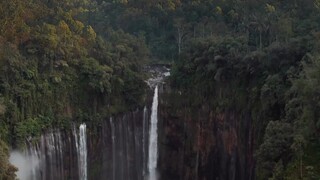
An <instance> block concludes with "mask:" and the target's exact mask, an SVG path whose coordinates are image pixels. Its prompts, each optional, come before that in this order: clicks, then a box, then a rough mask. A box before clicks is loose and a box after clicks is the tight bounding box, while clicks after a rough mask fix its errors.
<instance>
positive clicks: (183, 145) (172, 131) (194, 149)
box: [159, 93, 254, 180]
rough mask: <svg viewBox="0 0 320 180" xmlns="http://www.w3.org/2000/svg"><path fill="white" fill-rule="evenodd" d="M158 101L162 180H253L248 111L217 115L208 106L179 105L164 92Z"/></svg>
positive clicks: (228, 111) (251, 142) (225, 112)
mask: <svg viewBox="0 0 320 180" xmlns="http://www.w3.org/2000/svg"><path fill="white" fill-rule="evenodd" d="M177 96H178V95H177ZM160 98H161V100H160V102H159V123H160V127H159V129H160V132H159V137H160V140H159V141H160V145H159V146H160V147H159V148H160V150H159V151H160V157H159V169H160V172H161V175H162V177H161V179H166V180H176V179H183V180H209V179H210V180H211V179H213V180H216V179H220V180H250V179H254V178H253V169H254V168H253V166H254V161H253V136H252V133H253V127H252V124H251V116H250V113H249V112H237V111H235V110H226V111H223V112H220V113H216V112H215V111H214V108H212V107H209V106H207V105H203V106H202V107H190V106H187V105H182V104H179V102H178V101H179V100H177V99H174V98H172V94H171V95H170V96H167V95H166V94H165V93H164V94H162V95H160ZM181 98H182V99H184V98H187V97H181ZM172 101H174V102H172ZM181 102H182V101H181Z"/></svg>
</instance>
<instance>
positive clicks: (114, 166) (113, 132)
mask: <svg viewBox="0 0 320 180" xmlns="http://www.w3.org/2000/svg"><path fill="white" fill-rule="evenodd" d="M110 125H111V136H112V137H111V138H112V180H116V143H115V138H116V134H115V127H114V123H113V121H112V118H110Z"/></svg>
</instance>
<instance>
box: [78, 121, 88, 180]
mask: <svg viewBox="0 0 320 180" xmlns="http://www.w3.org/2000/svg"><path fill="white" fill-rule="evenodd" d="M77 153H78V164H79V179H80V180H87V134H86V124H81V125H80V127H79V143H77Z"/></svg>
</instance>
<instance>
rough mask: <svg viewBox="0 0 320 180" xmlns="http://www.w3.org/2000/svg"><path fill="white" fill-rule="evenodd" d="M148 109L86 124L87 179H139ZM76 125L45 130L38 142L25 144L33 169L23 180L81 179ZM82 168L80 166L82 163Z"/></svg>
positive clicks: (142, 170)
mask: <svg viewBox="0 0 320 180" xmlns="http://www.w3.org/2000/svg"><path fill="white" fill-rule="evenodd" d="M148 114H150V113H149V110H148V109H147V108H145V109H139V110H136V111H134V112H128V113H124V114H121V115H118V116H117V117H113V118H112V119H105V120H103V121H101V123H100V124H97V123H95V124H92V123H87V126H86V127H87V128H86V141H87V143H86V145H87V146H86V148H87V158H86V159H87V163H85V164H86V167H85V169H87V178H88V179H97V180H99V179H101V180H102V179H103V180H109V179H110V180H128V179H130V180H141V179H143V175H144V174H145V173H146V162H147V147H148V146H147V145H148V144H147V143H148V126H149V121H148ZM79 136H80V133H79V130H78V126H76V125H75V126H74V127H73V128H72V129H70V130H58V129H55V130H48V131H47V132H44V133H43V134H42V136H41V137H40V139H39V141H38V142H35V143H32V144H29V145H28V150H27V151H28V154H29V156H28V158H29V159H30V162H29V163H30V166H32V167H33V169H32V172H31V173H30V177H24V179H43V180H56V179H61V180H63V179H83V178H80V177H79V171H80V166H81V165H79V159H80V158H79V151H80V149H81V147H79V146H80V145H79V138H80V137H79ZM82 165H83V163H82Z"/></svg>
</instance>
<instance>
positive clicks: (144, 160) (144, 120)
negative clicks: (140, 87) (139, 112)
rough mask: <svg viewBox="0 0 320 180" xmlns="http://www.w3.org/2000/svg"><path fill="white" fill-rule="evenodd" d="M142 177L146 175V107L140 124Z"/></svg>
mask: <svg viewBox="0 0 320 180" xmlns="http://www.w3.org/2000/svg"><path fill="white" fill-rule="evenodd" d="M142 123H143V124H142V175H143V176H145V174H146V144H147V143H146V137H147V136H146V127H147V107H146V106H145V107H144V109H143V122H142Z"/></svg>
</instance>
